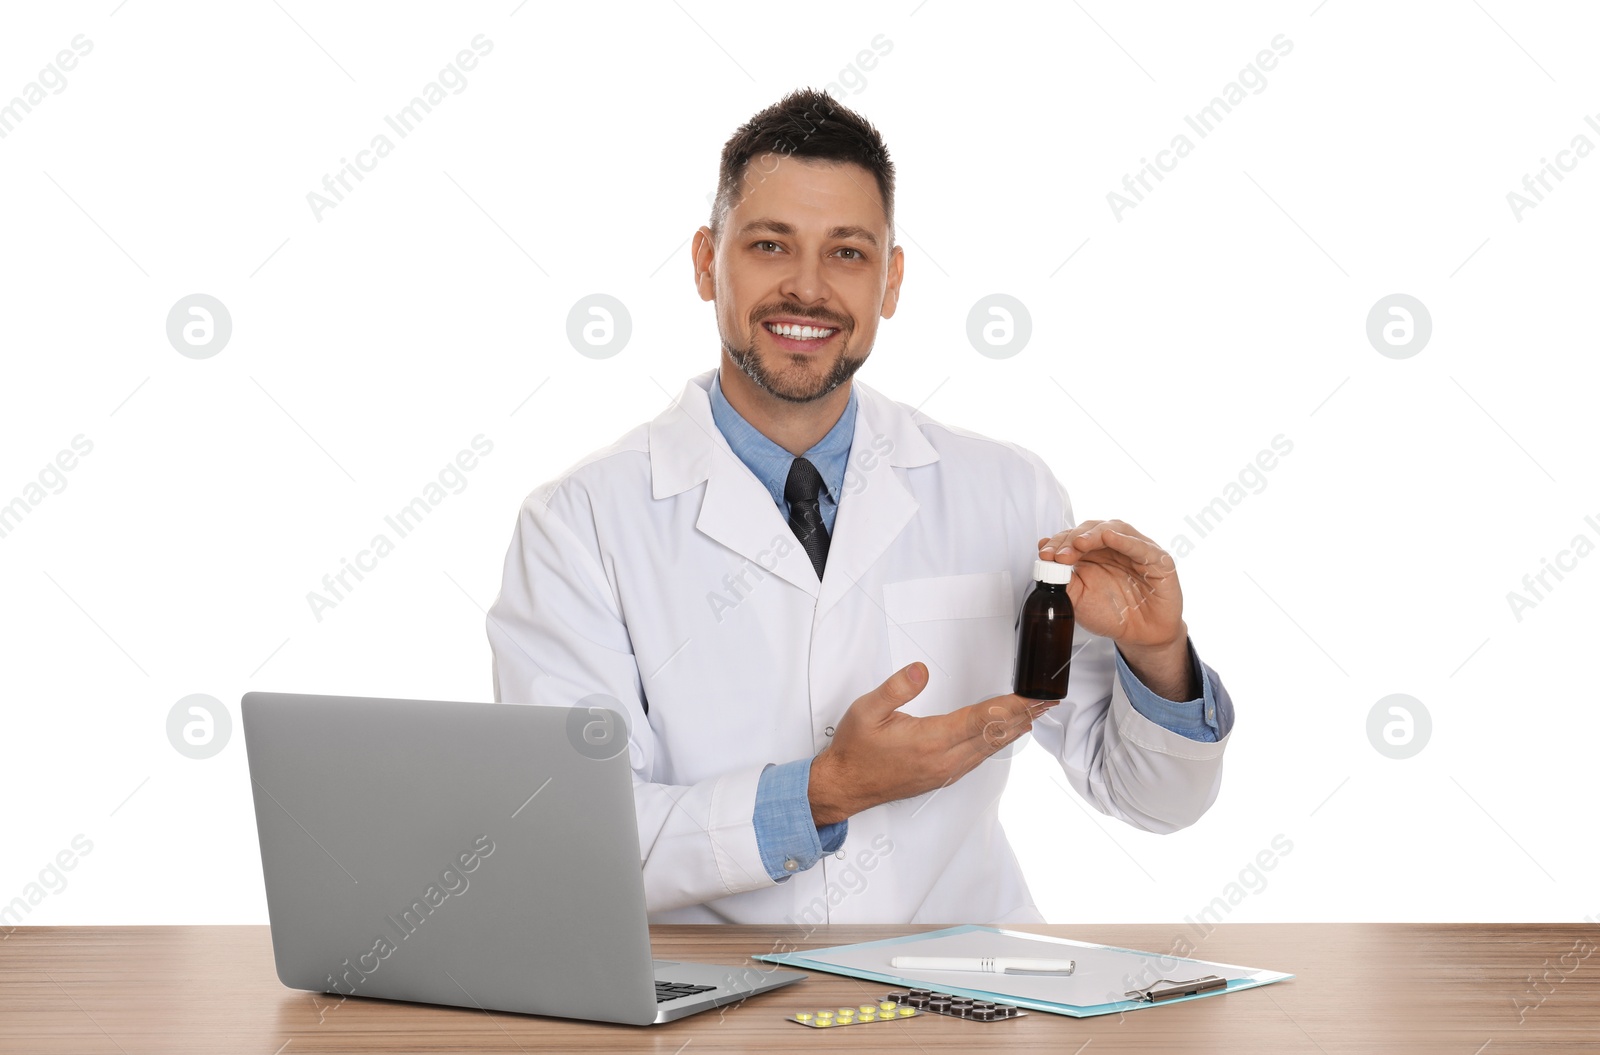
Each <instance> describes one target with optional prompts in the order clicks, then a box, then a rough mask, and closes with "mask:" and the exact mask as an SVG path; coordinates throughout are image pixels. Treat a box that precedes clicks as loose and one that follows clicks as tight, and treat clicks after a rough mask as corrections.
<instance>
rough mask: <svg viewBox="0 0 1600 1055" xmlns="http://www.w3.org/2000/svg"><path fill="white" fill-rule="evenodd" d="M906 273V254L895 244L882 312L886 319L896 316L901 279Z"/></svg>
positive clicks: (891, 255) (890, 260)
mask: <svg viewBox="0 0 1600 1055" xmlns="http://www.w3.org/2000/svg"><path fill="white" fill-rule="evenodd" d="M905 274H906V254H905V252H904V251H903V250H902V249H901V248H900V247H899V246H895V247H894V249H893V250H891V251H890V253H889V282H888V285H886V286H885V287H884V290H883V308H882V309H881V314H882V315H883V317H884V318H886V319H892V318H894V312H895V309H896V308H898V307H899V306H900V281H901V279H903V278H905Z"/></svg>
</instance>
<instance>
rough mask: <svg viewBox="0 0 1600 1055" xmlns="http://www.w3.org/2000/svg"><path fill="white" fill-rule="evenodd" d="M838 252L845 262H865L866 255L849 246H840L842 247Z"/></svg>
mask: <svg viewBox="0 0 1600 1055" xmlns="http://www.w3.org/2000/svg"><path fill="white" fill-rule="evenodd" d="M838 252H839V254H840V255H841V256H843V257H844V258H845V259H846V260H865V259H866V254H864V253H862V252H861V250H859V249H855V248H852V247H850V246H842V247H840V248H839V250H838Z"/></svg>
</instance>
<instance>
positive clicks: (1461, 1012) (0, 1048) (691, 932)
mask: <svg viewBox="0 0 1600 1055" xmlns="http://www.w3.org/2000/svg"><path fill="white" fill-rule="evenodd" d="M929 929H933V928H932V927H910V926H903V927H877V926H874V927H863V926H837V927H814V928H801V927H790V926H776V927H753V926H728V927H686V926H663V927H655V928H652V935H653V937H654V942H655V950H656V955H657V956H660V957H662V958H666V959H681V960H703V961H706V962H710V963H728V964H740V963H745V962H749V961H747V959H746V957H747V956H748V954H750V953H752V952H760V951H762V950H765V949H770V948H772V947H773V946H774V942H775V941H780V940H781V941H787V942H791V943H794V944H795V945H797V946H799V947H800V948H817V947H821V946H825V945H837V944H842V943H845V942H855V941H868V940H872V939H875V938H883V937H888V936H890V935H893V934H898V933H907V932H910V931H915V930H929ZM1018 929H1027V930H1032V931H1036V932H1038V933H1043V934H1053V935H1059V936H1063V937H1071V938H1077V939H1081V940H1085V941H1092V942H1099V943H1102V944H1107V945H1118V946H1123V947H1126V948H1133V949H1145V950H1149V951H1153V952H1154V951H1160V952H1168V951H1171V950H1173V949H1174V944H1175V942H1177V941H1178V939H1179V938H1180V937H1181V938H1183V939H1184V940H1187V941H1189V942H1190V943H1192V945H1193V952H1192V955H1194V956H1197V957H1200V958H1203V959H1210V960H1217V961H1220V962H1224V963H1235V964H1244V965H1248V966H1251V967H1261V968H1270V969H1274V970H1281V971H1287V972H1291V973H1293V974H1295V975H1297V977H1296V978H1294V979H1292V980H1290V981H1287V982H1279V983H1276V984H1274V985H1270V986H1264V987H1262V988H1259V989H1251V990H1246V991H1243V992H1239V993H1233V994H1229V995H1227V996H1221V997H1212V998H1209V999H1206V1000H1195V1001H1189V1002H1187V1003H1182V1004H1174V1005H1169V1006H1165V1007H1157V1008H1151V1009H1149V1010H1143V1011H1137V1012H1130V1013H1125V1014H1121V1015H1108V1016H1104V1017H1101V1018H1091V1019H1072V1018H1065V1017H1061V1016H1058V1015H1048V1014H1041V1013H1034V1014H1031V1015H1029V1016H1028V1017H1027V1018H1023V1019H1018V1020H1016V1021H1012V1022H1003V1023H996V1024H993V1025H988V1024H983V1023H977V1022H963V1021H959V1020H954V1019H947V1018H942V1017H939V1016H931V1015H930V1016H925V1017H919V1018H917V1019H913V1020H910V1021H906V1022H897V1023H893V1024H889V1023H884V1024H880V1025H875V1026H852V1027H850V1028H848V1029H835V1030H832V1031H830V1032H827V1033H823V1032H820V1031H817V1030H811V1029H806V1028H805V1027H802V1026H798V1025H795V1024H794V1023H792V1022H786V1021H784V1020H783V1016H785V1015H788V1014H792V1013H793V1012H794V1011H796V1010H801V1009H814V1008H818V1007H826V1006H839V1005H845V1004H857V1003H861V1002H862V1001H863V1000H866V999H869V998H871V997H874V996H877V995H878V994H880V993H881V992H883V991H887V987H886V986H884V985H881V984H878V983H873V982H863V981H859V980H856V979H851V978H842V977H837V976H833V975H825V974H816V973H812V974H811V977H810V979H809V980H808V981H805V982H802V983H800V984H798V985H795V986H790V987H788V988H786V989H783V990H779V991H777V992H773V993H767V994H764V995H762V996H758V997H754V998H752V999H750V1000H748V1001H746V1002H745V1003H743V1004H742V1005H737V1006H734V1007H731V1008H729V1009H727V1010H726V1013H723V1011H722V1009H713V1010H711V1011H708V1012H705V1013H703V1014H699V1015H693V1016H690V1017H689V1018H686V1019H683V1020H681V1021H679V1022H675V1023H672V1024H670V1025H667V1026H655V1027H649V1028H631V1027H625V1026H610V1025H595V1024H590V1023H583V1022H570V1021H565V1020H561V1019H548V1018H537V1017H533V1016H524V1015H512V1014H489V1013H485V1012H481V1011H467V1010H458V1009H452V1008H441V1007H429V1006H420V1005H412V1004H404V1003H394V1002H389V1001H382V1000H371V999H363V998H359V997H355V998H351V999H349V1000H346V1001H344V1002H343V1003H342V1004H334V1002H333V999H332V998H328V997H324V996H314V995H312V994H310V993H304V992H298V991H295V990H290V989H285V988H283V986H282V985H280V984H279V982H278V980H277V976H276V975H275V974H274V972H273V965H272V950H271V942H270V938H269V936H268V933H267V928H265V927H21V928H18V929H16V930H14V931H10V932H9V935H8V936H7V935H6V934H5V933H3V932H0V938H3V939H4V940H0V1052H5V1053H11V1052H18V1053H22V1052H27V1053H30V1055H31V1053H52V1052H71V1053H74V1055H78V1053H99V1052H105V1053H110V1055H116V1053H119V1052H120V1053H122V1055H137V1053H140V1052H160V1053H163V1055H181V1053H186V1052H204V1053H207V1055H211V1053H220V1052H229V1053H231V1052H260V1053H263V1055H301V1053H305V1052H377V1051H384V1052H410V1051H441V1050H448V1051H501V1052H518V1051H522V1052H529V1053H531V1052H551V1051H576V1052H612V1051H615V1052H625V1051H655V1052H666V1053H670V1055H677V1053H679V1052H682V1053H684V1055H698V1053H700V1052H710V1051H739V1052H756V1051H761V1052H766V1051H803V1052H807V1053H808V1055H818V1053H822V1052H830V1053H831V1052H858V1051H907V1052H917V1053H932V1052H974V1051H984V1052H988V1051H1037V1052H1052V1053H1061V1055H1077V1053H1079V1052H1083V1053H1085V1055H1104V1053H1107V1052H1123V1051H1126V1052H1144V1053H1160V1052H1218V1053H1222V1052H1226V1053H1229V1055H1249V1053H1253V1052H1263V1053H1265V1052H1271V1053H1274V1055H1279V1053H1291V1052H1309V1053H1319V1052H1320V1053H1322V1055H1335V1053H1339V1052H1385V1053H1387V1052H1407V1053H1409V1052H1452V1053H1455V1055H1479V1053H1481V1055H1504V1053H1506V1052H1541V1053H1546V1052H1563V1051H1571V1052H1577V1051H1585V1052H1597V1051H1600V955H1597V953H1600V927H1595V926H1590V925H1584V924H1223V925H1222V926H1219V927H1216V928H1215V929H1214V930H1213V932H1212V933H1211V934H1210V935H1209V936H1205V937H1202V936H1201V935H1199V934H1198V933H1197V932H1196V931H1195V930H1194V928H1193V927H1190V926H1187V925H1179V926H1170V925H1153V926H1152V925H1139V926H1131V925H1128V926H1106V925H1083V926H1077V925H1073V926H1040V927H1027V928H1018ZM1563 956H1565V960H1563ZM758 966H759V965H758Z"/></svg>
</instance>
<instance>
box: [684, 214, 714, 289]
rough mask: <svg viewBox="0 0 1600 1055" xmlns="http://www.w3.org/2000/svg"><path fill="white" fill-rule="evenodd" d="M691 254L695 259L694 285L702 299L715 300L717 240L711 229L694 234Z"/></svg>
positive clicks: (703, 229) (703, 228) (702, 229)
mask: <svg viewBox="0 0 1600 1055" xmlns="http://www.w3.org/2000/svg"><path fill="white" fill-rule="evenodd" d="M689 254H690V256H692V257H693V258H694V285H695V289H697V290H699V291H700V299H701V300H715V299H716V297H717V280H716V277H715V276H716V271H715V266H714V265H715V264H716V261H717V240H716V235H714V234H712V233H711V228H709V227H702V228H700V229H699V230H698V231H696V232H695V233H694V244H693V245H692V246H690V247H689Z"/></svg>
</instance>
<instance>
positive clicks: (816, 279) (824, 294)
mask: <svg viewBox="0 0 1600 1055" xmlns="http://www.w3.org/2000/svg"><path fill="white" fill-rule="evenodd" d="M793 259H794V263H793V264H792V265H791V266H790V268H789V271H788V273H787V274H786V275H784V276H783V281H782V282H781V283H780V284H779V286H778V292H779V293H781V294H783V297H784V299H785V300H789V301H793V302H795V303H797V304H805V305H807V306H811V307H820V306H821V305H823V304H826V303H827V302H828V295H829V293H830V292H831V291H830V290H829V289H828V282H827V279H826V278H824V277H823V273H822V266H821V264H820V263H819V262H818V260H817V258H816V257H814V256H812V255H810V254H809V253H797V254H795V256H794V258H793Z"/></svg>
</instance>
